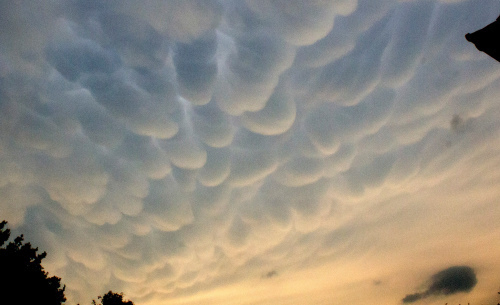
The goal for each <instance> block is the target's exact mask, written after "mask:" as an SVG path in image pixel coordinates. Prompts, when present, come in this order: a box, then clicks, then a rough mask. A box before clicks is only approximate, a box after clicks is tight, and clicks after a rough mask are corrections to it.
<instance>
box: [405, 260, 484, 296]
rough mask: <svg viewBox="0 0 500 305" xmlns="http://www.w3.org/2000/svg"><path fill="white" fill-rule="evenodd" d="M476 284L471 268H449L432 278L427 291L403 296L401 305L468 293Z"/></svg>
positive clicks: (474, 274)
mask: <svg viewBox="0 0 500 305" xmlns="http://www.w3.org/2000/svg"><path fill="white" fill-rule="evenodd" d="M476 284H477V278H476V273H475V271H474V269H472V268H471V267H469V266H453V267H449V268H447V269H444V270H442V271H439V272H438V273H436V274H434V275H433V276H432V278H431V280H430V285H429V288H427V290H425V291H424V292H417V293H414V294H409V295H407V296H405V297H404V298H403V303H413V302H416V301H419V300H421V299H425V298H428V297H430V296H439V295H449V294H455V293H460V292H469V291H471V290H472V289H473V288H474V286H476Z"/></svg>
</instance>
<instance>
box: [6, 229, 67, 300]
mask: <svg viewBox="0 0 500 305" xmlns="http://www.w3.org/2000/svg"><path fill="white" fill-rule="evenodd" d="M6 225H7V222H6V221H2V222H1V223H0V270H1V274H0V295H2V298H4V299H8V300H12V302H13V303H14V304H40V305H60V304H62V303H64V302H65V301H66V297H65V296H64V290H65V288H66V286H63V287H62V288H61V279H60V278H58V277H56V276H52V277H49V276H48V273H47V272H46V271H45V270H44V269H43V267H42V265H41V263H42V260H43V259H44V258H45V257H46V256H47V253H46V252H43V253H40V254H39V253H38V248H33V247H32V246H31V244H30V243H24V242H23V241H24V237H23V235H20V236H18V237H16V238H15V239H14V241H11V242H9V243H8V244H6V242H7V241H8V240H9V238H10V230H9V229H7V228H5V226H6Z"/></svg>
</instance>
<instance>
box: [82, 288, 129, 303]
mask: <svg viewBox="0 0 500 305" xmlns="http://www.w3.org/2000/svg"><path fill="white" fill-rule="evenodd" d="M98 299H101V303H100V305H134V303H132V301H124V300H123V292H122V293H115V292H113V291H111V290H110V291H108V293H106V294H105V295H103V296H102V297H101V296H99V297H98ZM92 304H93V305H99V304H97V303H96V301H95V300H94V301H92Z"/></svg>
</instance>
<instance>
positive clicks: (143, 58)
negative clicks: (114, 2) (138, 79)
mask: <svg viewBox="0 0 500 305" xmlns="http://www.w3.org/2000/svg"><path fill="white" fill-rule="evenodd" d="M98 16H99V18H98V20H99V21H100V24H101V26H102V29H103V31H104V36H105V38H101V39H100V40H101V41H102V43H103V44H105V45H108V46H109V47H110V48H113V49H115V50H116V51H117V52H118V53H119V54H120V55H121V59H122V60H123V62H124V64H126V65H127V66H131V67H137V68H139V67H141V68H149V69H158V67H162V66H163V65H164V64H165V63H164V62H165V60H166V58H167V56H168V55H169V51H170V49H169V47H170V41H169V39H168V38H166V37H165V35H162V34H161V33H159V32H158V31H156V30H155V29H154V28H153V27H152V26H151V25H150V24H149V23H148V22H147V20H144V19H138V18H136V17H132V16H131V15H127V14H117V13H116V12H112V11H104V12H103V13H100V14H99V15H98Z"/></svg>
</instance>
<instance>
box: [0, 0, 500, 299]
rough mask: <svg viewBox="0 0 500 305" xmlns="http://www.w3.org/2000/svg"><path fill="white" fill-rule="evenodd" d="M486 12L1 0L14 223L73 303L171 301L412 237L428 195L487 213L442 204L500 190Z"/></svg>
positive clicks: (8, 211) (6, 167)
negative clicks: (471, 35) (478, 44)
mask: <svg viewBox="0 0 500 305" xmlns="http://www.w3.org/2000/svg"><path fill="white" fill-rule="evenodd" d="M477 5H478V3H477V1H472V0H471V1H468V0H463V1H460V0H455V1H451V0H448V1H444V0H442V1H438V0H433V1H396V0H358V1H353V0H329V1H302V0H293V1H289V0H286V1H285V0H283V1H281V0H280V1H274V0H273V1H271V0H247V1H244V0H234V1H232V0H231V1H226V0H220V1H217V0H208V1H201V0H189V1H178V0H150V1H149V0H148V1H142V2H137V1H128V0H127V1H114V0H113V1H94V0H92V1H89V0H61V1H37V2H32V1H3V2H1V3H0V41H2V44H1V45H0V172H1V175H0V194H2V196H1V198H0V208H1V214H0V218H2V219H6V220H8V221H9V223H10V224H11V225H12V226H14V227H16V228H17V229H19V230H22V231H24V232H25V233H26V236H27V237H28V238H30V240H31V241H32V243H33V244H36V245H38V246H39V247H40V248H41V249H44V250H46V251H47V252H48V253H49V256H48V258H47V269H48V270H49V271H50V272H52V273H54V274H56V275H58V276H60V277H62V278H63V281H64V283H65V284H66V285H67V290H66V291H67V296H68V299H69V301H70V302H74V303H76V302H80V303H85V302H88V301H89V300H90V298H91V297H93V296H96V295H98V294H101V293H102V291H105V290H107V289H113V290H117V291H124V292H125V293H126V295H127V297H130V299H132V300H134V301H135V302H136V303H138V304H148V302H149V303H151V304H158V303H157V302H158V300H162V301H165V302H167V303H169V299H170V298H174V297H179V296H189V295H194V294H195V293H196V292H198V291H200V290H203V289H215V288H216V287H225V286H226V285H230V284H232V283H238V282H239V281H243V280H245V279H248V278H256V279H260V280H262V279H261V277H264V278H266V279H267V280H269V281H273V280H279V279H280V278H286V276H287V274H289V273H287V272H288V270H291V269H293V270H296V269H300V268H301V267H300V266H302V267H306V266H308V264H312V263H311V262H315V261H317V260H318V261H320V260H324V261H333V260H337V259H339V260H340V259H342V258H345V257H360V256H361V257H363V254H362V253H372V252H371V250H373V249H378V250H380V249H381V248H379V247H382V245H386V244H387V245H389V244H394V243H397V242H396V240H399V237H398V236H394V241H387V240H385V238H386V237H384V236H386V235H388V234H386V233H387V232H391V233H390V235H391V236H392V235H397V234H398V233H395V232H399V233H401V234H404V233H405V232H406V233H407V232H409V231H406V230H405V228H402V227H405V226H404V225H401V224H399V223H397V221H395V219H399V217H402V216H400V214H398V213H401V214H404V215H407V214H405V213H409V214H411V211H413V210H412V209H417V210H419V207H420V206H424V205H425V204H424V203H423V202H421V201H420V202H417V200H416V199H415V200H414V199H413V198H415V196H418V195H419V194H429V197H426V200H427V199H429V200H435V201H431V202H430V203H429V204H434V205H440V204H442V205H443V206H445V207H447V208H449V211H453V213H459V212H456V211H469V212H470V213H472V214H473V213H475V212H477V214H473V215H483V214H479V212H478V211H479V210H481V209H480V208H479V203H476V202H475V201H474V200H470V202H469V203H468V205H465V206H464V207H459V208H452V207H450V205H451V203H448V201H447V199H446V198H443V197H439V198H438V196H434V197H433V196H431V194H440V196H444V195H442V194H450V193H452V191H451V190H455V189H459V190H464V189H469V188H470V189H471V192H472V190H474V191H477V194H481V196H483V197H480V196H479V197H477V196H476V197H474V196H473V195H470V194H469V195H467V196H470V197H471V198H483V199H484V198H485V199H484V201H481V202H483V210H488V208H487V207H490V208H491V206H490V205H488V204H489V201H488V200H490V199H489V198H494V197H495V194H494V193H492V192H493V191H491V190H497V189H498V182H500V181H499V178H498V175H494V174H491V173H490V172H489V171H488V169H491V168H498V166H499V165H500V160H499V158H498V156H499V155H500V154H499V153H500V151H499V148H500V143H499V137H498V134H499V132H500V125H499V121H498V118H499V111H500V107H499V106H500V105H499V104H498V96H500V92H499V88H500V83H499V81H500V69H499V68H498V66H497V65H495V62H494V61H493V60H492V59H490V58H488V57H487V56H486V55H484V54H481V53H479V52H477V50H476V49H475V48H474V46H473V45H471V44H470V43H468V42H467V41H466V40H465V39H464V38H463V35H464V34H465V33H468V32H472V31H474V30H476V29H478V28H481V27H483V26H484V25H486V24H487V23H489V22H491V21H493V20H495V18H496V17H497V15H498V11H499V9H500V5H499V4H498V2H497V1H493V0H485V1H481V3H480V7H478V6H477ZM452 182H453V183H452ZM483 186H484V188H483ZM464 196H465V195H464ZM432 198H434V199H432ZM396 199H398V200H399V201H398V204H394V205H392V202H393V201H394V200H396ZM483 199H480V200H483ZM478 200H479V199H478ZM437 201H439V202H437ZM390 203H391V204H390ZM475 204H477V206H478V208H477V209H478V210H475V206H476V205H475ZM388 206H390V207H391V208H389V207H388ZM462 209H463V210H462ZM374 211H376V212H374ZM419 211H420V210H419ZM447 211H448V210H447ZM495 211H496V210H493V212H491V213H493V215H494V213H495ZM411 215H413V216H412V217H413V218H411V221H413V222H414V223H419V224H421V225H426V222H425V221H424V220H423V219H425V217H428V216H429V215H428V214H426V213H425V212H422V211H420V212H419V213H415V214H411ZM453 215H456V214H453ZM376 217H378V219H379V220H376V219H375V218H376ZM457 217H458V216H457ZM476 217H479V218H480V216H476ZM401 221H404V220H401ZM429 221H430V220H429ZM410 223H412V222H410ZM389 225H391V226H394V227H391V228H392V229H394V228H396V229H394V230H392V229H391V228H388V227H386V226H389ZM426 227H427V226H426ZM408 230H409V229H408ZM377 232H379V233H377ZM411 232H413V231H411ZM478 232H479V231H478ZM407 234H409V233H407ZM415 234H416V233H415ZM477 234H479V233H477ZM401 236H403V235H401ZM412 236H413V235H412ZM415 236H416V235H415ZM473 236H475V235H473ZM398 245H400V246H401V247H403V248H404V249H407V248H406V246H404V238H403V237H401V241H400V243H399V244H398ZM409 247H410V249H411V246H409ZM384 251H385V250H384ZM398 251H399V250H398ZM396 252H397V251H396V250H394V253H396ZM269 270H271V271H269ZM275 270H279V271H275ZM290 272H291V271H290ZM277 275H279V276H277ZM436 276H437V275H436ZM443 276H444V275H443ZM439 277H441V276H438V278H434V283H435V284H436V283H437V284H436V285H438V286H439V285H440V284H439V282H440V281H442V280H443V279H440V278H439ZM371 280H373V279H371ZM438 286H436V287H434V286H431V288H429V289H430V290H429V291H430V293H431V294H436V293H445V292H444V291H445V290H444V289H448V288H446V287H445V288H439V287H440V286H439V287H438ZM432 287H434V288H432ZM291 290H294V289H291ZM445 294H446V293H445ZM397 298H398V297H396V298H395V300H397ZM410 298H411V296H410ZM190 302H191V301H190ZM193 302H194V301H193ZM214 302H215V301H214ZM255 303H258V302H257V301H255ZM169 304H170V303H169ZM259 304H262V303H259ZM315 304H319V303H315ZM351 304H352V302H351Z"/></svg>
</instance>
